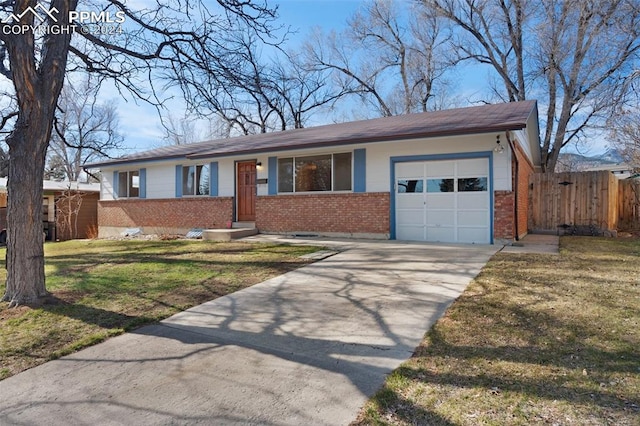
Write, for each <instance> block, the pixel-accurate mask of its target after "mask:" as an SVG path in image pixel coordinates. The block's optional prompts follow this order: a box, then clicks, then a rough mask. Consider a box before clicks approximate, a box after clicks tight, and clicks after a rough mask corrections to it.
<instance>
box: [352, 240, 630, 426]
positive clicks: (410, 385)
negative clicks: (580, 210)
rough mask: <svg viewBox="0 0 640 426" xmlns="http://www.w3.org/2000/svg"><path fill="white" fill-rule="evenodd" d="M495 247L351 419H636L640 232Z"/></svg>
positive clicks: (402, 422) (430, 422) (561, 421)
mask: <svg viewBox="0 0 640 426" xmlns="http://www.w3.org/2000/svg"><path fill="white" fill-rule="evenodd" d="M560 248H561V254H560V256H552V255H531V254H511V253H498V254H497V255H495V256H494V257H493V258H492V260H491V261H490V262H489V263H488V264H487V266H486V267H485V268H484V269H483V270H482V272H481V273H480V275H479V276H478V277H477V278H476V279H475V280H474V282H472V283H471V284H470V286H469V287H468V288H467V290H466V291H465V292H464V293H463V295H462V296H461V297H460V298H459V299H458V300H457V301H456V302H455V303H454V304H453V305H452V306H451V307H450V308H449V310H448V311H447V313H446V314H445V316H444V317H443V318H441V319H440V320H439V321H438V322H437V323H436V325H435V326H434V327H433V328H432V329H431V330H430V331H429V332H428V333H427V335H426V336H425V338H424V340H423V342H422V344H421V345H420V346H419V347H418V349H417V350H416V352H415V354H414V356H413V357H412V358H411V359H410V360H409V361H407V362H406V363H404V364H403V365H402V366H401V367H400V368H398V369H397V370H396V371H394V372H393V373H392V374H391V375H390V376H389V377H388V378H387V380H386V382H385V385H384V387H383V388H382V389H381V390H380V391H379V392H378V393H377V394H376V395H375V396H374V397H373V398H372V399H371V400H370V401H369V403H368V404H367V405H366V406H365V407H364V409H363V410H362V412H361V413H360V416H359V418H358V420H357V421H356V422H354V424H356V425H365V424H367V425H368V424H379V425H387V424H393V425H417V424H420V425H423V424H424V425H453V424H455V425H503V424H509V425H529V424H567V425H570V424H571V425H572V424H575V425H603V424H611V425H613V424H615V425H638V424H640V421H639V420H638V419H640V240H638V239H606V238H592V237H564V238H562V239H561V247H560Z"/></svg>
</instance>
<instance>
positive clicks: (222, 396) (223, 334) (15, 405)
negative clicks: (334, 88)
mask: <svg viewBox="0 0 640 426" xmlns="http://www.w3.org/2000/svg"><path fill="white" fill-rule="evenodd" d="M325 243H327V242H325ZM335 244H336V245H337V246H341V248H342V249H346V250H345V251H343V252H341V253H339V254H337V255H335V256H332V257H329V258H327V259H325V260H322V261H320V262H317V263H315V264H312V265H309V266H306V267H304V268H301V269H299V270H296V271H293V272H290V273H287V274H285V275H282V276H280V277H277V278H274V279H271V280H268V281H265V282H263V283H261V284H258V285H255V286H253V287H250V288H247V289H245V290H242V291H239V292H237V293H234V294H232V295H229V296H226V297H222V298H219V299H217V300H214V301H212V302H208V303H205V304H203V305H200V306H197V307H194V308H192V309H190V310H188V311H185V312H182V313H179V314H177V315H175V316H173V317H171V318H169V319H167V320H165V321H163V322H162V323H160V324H158V325H152V326H147V327H143V328H140V329H138V330H137V331H135V332H132V333H127V334H124V335H122V336H118V337H115V338H113V339H110V340H108V341H106V342H104V343H102V344H99V345H96V346H93V347H91V348H88V349H85V350H83V351H80V352H78V353H76V354H73V355H71V356H67V357H64V358H61V359H59V360H56V361H52V362H49V363H46V364H44V365H41V366H39V367H36V368H33V369H31V370H28V371H25V372H23V373H21V374H18V375H16V376H13V377H10V378H8V379H6V380H4V381H1V382H0V424H2V425H9V424H29V425H35V424H46V425H82V424H86V425H94V424H114V425H115V424H118V425H121V424H145V425H150V424H243V425H246V424H260V425H300V424H313V425H322V424H328V425H342V424H348V423H349V422H350V421H352V420H353V419H354V418H355V416H356V415H357V413H358V410H359V409H360V407H361V406H362V405H363V404H364V402H365V401H366V400H367V398H368V397H369V396H371V395H372V394H373V393H374V392H375V391H376V390H377V389H379V387H380V386H381V385H382V383H383V381H384V378H385V376H386V375H387V374H388V373H389V372H391V371H392V370H393V369H394V368H396V367H397V366H398V365H399V364H400V363H401V362H403V361H404V360H406V359H408V358H409V357H410V356H411V354H412V352H413V350H414V348H415V347H416V346H417V345H418V344H419V343H420V341H421V339H422V337H423V335H424V333H425V332H426V331H427V330H428V328H429V327H430V326H431V325H432V324H433V323H434V322H435V321H436V320H437V319H438V318H439V317H440V316H441V315H442V313H443V312H444V311H445V310H446V308H447V307H448V306H449V304H451V303H452V302H453V300H454V299H455V298H456V297H457V296H458V295H459V294H460V293H461V292H462V291H463V290H464V289H465V287H466V286H467V284H468V283H469V281H470V280H471V279H472V278H473V277H475V276H476V275H477V274H478V272H479V271H480V269H481V268H482V266H483V265H484V264H485V263H486V261H487V260H488V259H489V257H490V256H491V255H492V254H493V253H494V252H495V251H496V250H498V249H499V248H501V247H500V246H460V245H457V246H441V245H432V244H399V243H393V242H365V243H361V242H360V243H359V242H348V243H339V242H337V243H335Z"/></svg>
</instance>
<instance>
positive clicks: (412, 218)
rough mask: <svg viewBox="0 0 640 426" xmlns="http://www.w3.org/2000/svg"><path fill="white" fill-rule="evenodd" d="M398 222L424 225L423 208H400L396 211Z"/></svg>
mask: <svg viewBox="0 0 640 426" xmlns="http://www.w3.org/2000/svg"><path fill="white" fill-rule="evenodd" d="M396 217H397V219H398V222H399V223H402V224H403V225H420V226H422V225H424V210H422V209H420V210H401V211H398V213H397V216H396Z"/></svg>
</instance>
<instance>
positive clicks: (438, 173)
mask: <svg viewBox="0 0 640 426" xmlns="http://www.w3.org/2000/svg"><path fill="white" fill-rule="evenodd" d="M455 171H456V162H455V161H429V162H427V174H426V176H427V177H428V178H441V177H451V176H453V175H454V174H455Z"/></svg>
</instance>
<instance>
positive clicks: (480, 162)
mask: <svg viewBox="0 0 640 426" xmlns="http://www.w3.org/2000/svg"><path fill="white" fill-rule="evenodd" d="M457 176H458V177H476V176H487V159H486V158H470V159H468V160H458V173H457Z"/></svg>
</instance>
